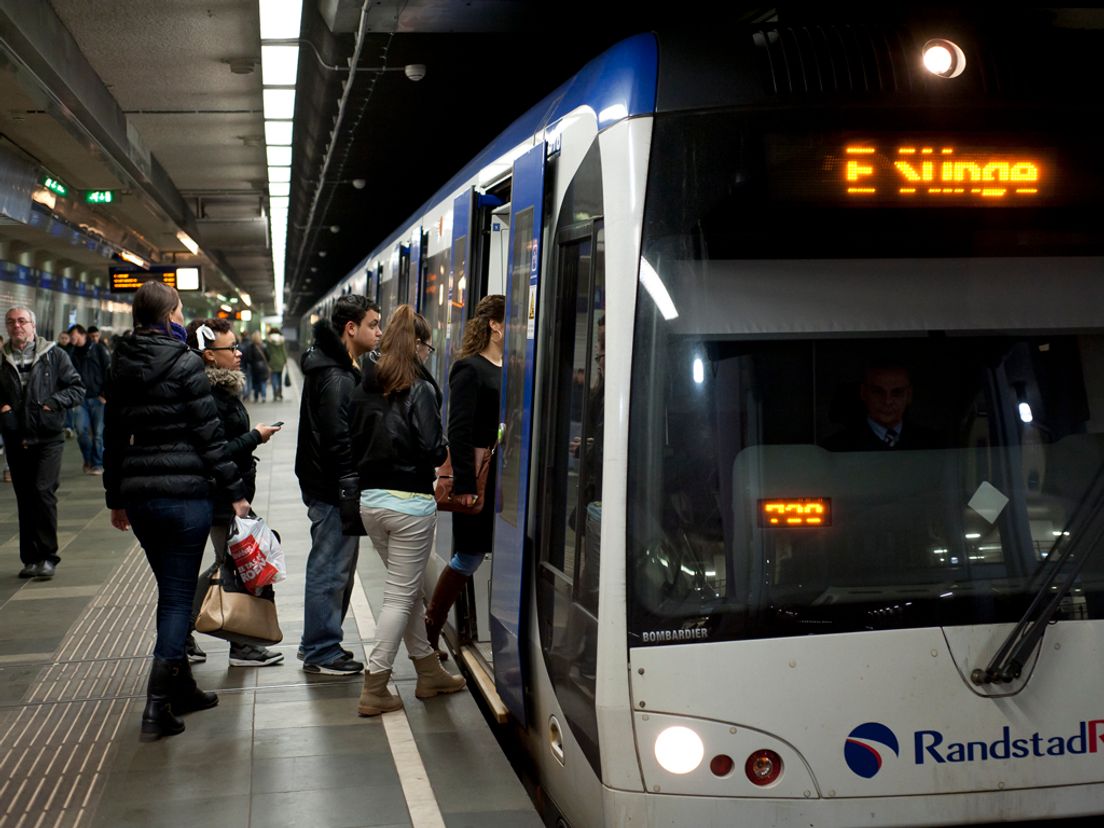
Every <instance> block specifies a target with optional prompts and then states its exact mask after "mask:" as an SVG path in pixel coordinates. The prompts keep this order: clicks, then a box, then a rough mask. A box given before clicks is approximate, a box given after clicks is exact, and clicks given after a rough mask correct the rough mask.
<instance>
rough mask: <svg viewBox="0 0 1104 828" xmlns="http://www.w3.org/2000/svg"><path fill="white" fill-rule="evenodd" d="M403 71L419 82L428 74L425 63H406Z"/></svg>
mask: <svg viewBox="0 0 1104 828" xmlns="http://www.w3.org/2000/svg"><path fill="white" fill-rule="evenodd" d="M403 72H404V73H406V76H407V77H408V78H410V79H411V80H412V81H414V82H415V83H417V82H418V81H420V80H421V79H422V78H424V77H425V76H426V68H425V64H424V63H408V64H406V66H405V68H404V69H403Z"/></svg>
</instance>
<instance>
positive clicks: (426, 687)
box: [414, 653, 467, 699]
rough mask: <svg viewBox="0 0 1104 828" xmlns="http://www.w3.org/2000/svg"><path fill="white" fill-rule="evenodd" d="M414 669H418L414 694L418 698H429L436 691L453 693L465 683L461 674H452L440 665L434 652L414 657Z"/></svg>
mask: <svg viewBox="0 0 1104 828" xmlns="http://www.w3.org/2000/svg"><path fill="white" fill-rule="evenodd" d="M414 669H416V670H417V671H418V684H417V686H416V687H415V688H414V695H415V696H417V697H418V698H419V699H431V698H433V697H434V696H436V695H437V694H438V693H455V692H456V691H457V690H463V689H464V685H465V684H466V683H467V682H465V681H464V677H463V676H454V675H453V674H452V673H450V672H449V671H448V670H446V669H445V668H444V667H442V666H441V662H440V660H439V659H438V658H437V654H436V653H433V654H431V655H427V656H423V657H422V658H416V659H414Z"/></svg>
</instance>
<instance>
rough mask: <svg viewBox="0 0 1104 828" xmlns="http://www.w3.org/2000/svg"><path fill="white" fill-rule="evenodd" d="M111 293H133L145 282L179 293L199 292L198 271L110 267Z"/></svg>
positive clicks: (174, 267)
mask: <svg viewBox="0 0 1104 828" xmlns="http://www.w3.org/2000/svg"><path fill="white" fill-rule="evenodd" d="M109 273H110V275H111V292H112V293H134V292H135V291H136V290H138V288H140V287H142V285H144V284H145V283H146V282H163V283H164V284H166V285H168V286H169V287H173V288H176V289H177V290H179V291H191V290H201V289H202V288H201V280H200V269H199V268H198V267H194V266H188V267H178V266H176V265H151V266H150V267H148V268H138V267H112V268H109Z"/></svg>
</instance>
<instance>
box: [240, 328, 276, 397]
mask: <svg viewBox="0 0 1104 828" xmlns="http://www.w3.org/2000/svg"><path fill="white" fill-rule="evenodd" d="M242 359H243V360H248V363H249V385H250V387H251V388H252V389H253V402H264V401H265V395H266V394H267V393H268V378H269V376H270V375H271V374H272V369H271V368H269V366H268V351H266V350H265V344H264V341H263V340H262V339H261V332H260V331H253V333H252V335H251V336H250V337H249V350H248V351H246V353H245V354H244V355H243V356H242Z"/></svg>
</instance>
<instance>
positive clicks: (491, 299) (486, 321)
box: [456, 293, 506, 359]
mask: <svg viewBox="0 0 1104 828" xmlns="http://www.w3.org/2000/svg"><path fill="white" fill-rule="evenodd" d="M505 319H506V297H505V296H503V295H502V294H501V293H492V294H491V295H490V296H484V297H483V298H482V299H480V300H479V304H478V305H476V306H475V313H474V314H473V315H472V318H471V319H469V320H468V324H467V325H465V326H464V339H463V341H461V343H460V348H459V350H458V351H457V353H456V358H457V359H464V358H465V357H470V356H475V355H476V354H478V353H481V352H482V351H483V350H484V349H486V347H487V345H488V344H489V343H490V341H491V322H498V323H499V324H502V322H504V321H505Z"/></svg>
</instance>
